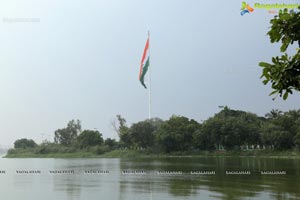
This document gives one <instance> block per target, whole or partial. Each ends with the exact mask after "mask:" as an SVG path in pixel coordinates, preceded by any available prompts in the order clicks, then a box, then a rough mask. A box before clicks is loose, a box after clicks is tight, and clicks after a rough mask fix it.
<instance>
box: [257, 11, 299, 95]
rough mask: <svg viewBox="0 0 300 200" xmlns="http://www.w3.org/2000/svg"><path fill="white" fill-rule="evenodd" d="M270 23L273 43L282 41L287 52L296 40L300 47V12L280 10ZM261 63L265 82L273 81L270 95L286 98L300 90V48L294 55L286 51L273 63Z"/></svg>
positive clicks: (273, 60)
mask: <svg viewBox="0 0 300 200" xmlns="http://www.w3.org/2000/svg"><path fill="white" fill-rule="evenodd" d="M299 8H300V7H299ZM270 23H271V30H270V31H269V32H268V35H269V37H270V40H271V43H274V42H279V41H281V47H280V50H281V52H286V50H287V48H288V47H289V45H291V44H293V43H295V42H296V43H298V45H299V47H300V31H299V30H300V12H294V11H292V10H291V11H290V12H288V10H287V9H284V10H283V11H282V10H280V11H279V14H278V16H275V17H274V19H272V20H271V21H270ZM259 65H260V66H261V67H263V70H262V75H261V78H264V80H263V83H264V84H265V85H266V84H268V83H271V87H272V89H273V91H272V92H271V93H270V95H273V94H279V95H280V97H283V99H284V100H286V99H287V98H288V95H289V94H292V93H293V90H295V91H300V51H299V50H298V51H297V52H296V54H295V55H293V56H288V54H287V53H285V54H283V55H282V56H281V57H278V56H276V57H272V64H270V63H266V62H260V63H259ZM273 99H274V98H273Z"/></svg>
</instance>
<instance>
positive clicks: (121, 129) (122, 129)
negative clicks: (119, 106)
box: [112, 115, 132, 147]
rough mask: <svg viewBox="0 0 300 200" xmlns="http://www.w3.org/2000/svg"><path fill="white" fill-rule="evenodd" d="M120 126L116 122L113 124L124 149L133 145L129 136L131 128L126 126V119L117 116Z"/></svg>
mask: <svg viewBox="0 0 300 200" xmlns="http://www.w3.org/2000/svg"><path fill="white" fill-rule="evenodd" d="M117 120H118V125H116V123H115V122H113V123H112V125H113V127H114V129H115V131H116V132H117V133H118V135H119V138H120V143H121V145H122V146H124V147H129V146H131V144H132V139H131V137H130V134H129V128H128V126H127V124H126V119H125V118H123V117H122V116H121V115H117Z"/></svg>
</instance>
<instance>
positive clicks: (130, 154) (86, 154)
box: [5, 149, 300, 158]
mask: <svg viewBox="0 0 300 200" xmlns="http://www.w3.org/2000/svg"><path fill="white" fill-rule="evenodd" d="M204 156H214V157H225V156H242V157H271V158H300V152H299V151H296V150H295V151H273V150H253V151H213V152H209V151H200V152H173V153H152V152H149V151H139V150H120V149H117V150H112V151H109V152H105V153H101V154H97V153H95V152H93V151H76V152H64V153H62V152H57V153H46V154H45V153H43V154H41V153H37V152H34V151H32V150H31V151H30V150H23V151H18V152H14V153H8V154H7V155H6V156H5V158H143V157H153V158H155V157H157V158H163V157H204Z"/></svg>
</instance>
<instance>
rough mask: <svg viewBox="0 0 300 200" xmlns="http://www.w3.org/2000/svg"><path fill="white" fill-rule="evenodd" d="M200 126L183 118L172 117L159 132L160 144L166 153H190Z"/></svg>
mask: <svg viewBox="0 0 300 200" xmlns="http://www.w3.org/2000/svg"><path fill="white" fill-rule="evenodd" d="M199 126H200V124H199V123H198V122H196V121H195V120H189V119H188V118H186V117H182V116H175V115H174V116H172V117H171V118H170V119H169V120H167V121H165V122H164V123H163V124H162V125H161V126H160V128H159V129H158V131H157V134H156V138H157V141H158V144H159V145H160V146H161V147H162V149H163V150H164V151H166V152H172V151H188V150H191V149H192V148H193V146H192V145H191V144H192V143H193V142H192V141H193V134H194V132H195V131H196V130H198V129H199Z"/></svg>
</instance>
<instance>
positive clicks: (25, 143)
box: [14, 138, 37, 149]
mask: <svg viewBox="0 0 300 200" xmlns="http://www.w3.org/2000/svg"><path fill="white" fill-rule="evenodd" d="M36 146H37V144H36V143H35V141H33V140H31V139H26V138H22V139H19V140H16V141H15V143H14V147H15V149H19V148H22V149H26V148H33V147H36Z"/></svg>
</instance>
